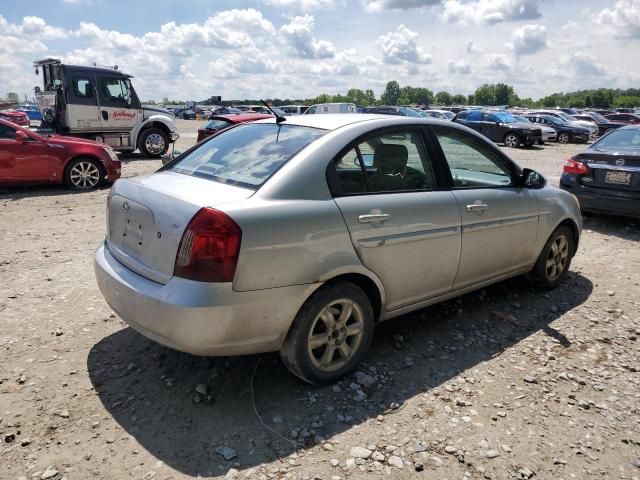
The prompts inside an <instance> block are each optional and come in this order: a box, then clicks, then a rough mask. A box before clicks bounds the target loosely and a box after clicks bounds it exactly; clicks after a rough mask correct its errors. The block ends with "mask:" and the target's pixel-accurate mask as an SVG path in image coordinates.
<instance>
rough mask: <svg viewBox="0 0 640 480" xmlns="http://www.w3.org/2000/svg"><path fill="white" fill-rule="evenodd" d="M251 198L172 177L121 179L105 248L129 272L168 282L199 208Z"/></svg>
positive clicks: (248, 192)
mask: <svg viewBox="0 0 640 480" xmlns="http://www.w3.org/2000/svg"><path fill="white" fill-rule="evenodd" d="M253 193H254V191H253V190H250V189H246V188H241V187H237V186H233V185H228V184H224V183H219V182H215V181H212V180H206V179H202V178H197V177H193V176H188V175H182V174H179V173H174V172H160V173H155V174H153V175H149V176H142V177H135V178H131V179H125V180H119V181H118V182H116V183H115V184H114V186H113V188H112V189H111V192H110V193H109V201H108V206H107V239H106V243H107V247H108V248H109V251H110V252H111V253H112V254H113V256H114V257H115V258H116V259H117V260H118V261H120V262H121V263H122V264H124V265H125V266H126V267H128V268H129V269H131V270H133V271H134V272H136V273H138V274H139V275H142V276H144V277H146V278H148V279H150V280H153V281H155V282H158V283H167V282H168V281H169V279H170V278H171V277H172V276H173V270H174V265H175V260H176V254H177V251H178V248H179V246H180V240H181V239H182V234H183V233H184V230H185V228H186V227H187V225H188V224H189V221H190V220H191V219H192V218H193V217H194V215H195V214H196V213H197V212H198V211H199V210H200V209H201V208H203V207H216V208H217V207H219V206H220V205H222V204H226V203H231V202H236V201H240V200H244V199H246V198H249V197H250V196H251V195H252V194H253Z"/></svg>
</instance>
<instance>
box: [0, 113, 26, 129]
mask: <svg viewBox="0 0 640 480" xmlns="http://www.w3.org/2000/svg"><path fill="white" fill-rule="evenodd" d="M0 119H4V120H8V121H10V122H12V123H15V124H16V125H22V126H23V127H28V126H29V125H30V124H31V123H30V121H29V116H28V115H27V114H26V113H24V112H21V111H19V110H14V109H10V110H0Z"/></svg>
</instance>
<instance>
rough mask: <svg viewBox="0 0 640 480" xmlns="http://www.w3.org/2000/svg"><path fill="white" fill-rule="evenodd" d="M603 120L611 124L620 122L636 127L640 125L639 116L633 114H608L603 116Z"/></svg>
mask: <svg viewBox="0 0 640 480" xmlns="http://www.w3.org/2000/svg"><path fill="white" fill-rule="evenodd" d="M604 118H606V119H607V120H611V121H613V122H622V123H626V124H627V125H638V124H639V123H640V115H636V114H635V113H610V114H609V115H605V116H604Z"/></svg>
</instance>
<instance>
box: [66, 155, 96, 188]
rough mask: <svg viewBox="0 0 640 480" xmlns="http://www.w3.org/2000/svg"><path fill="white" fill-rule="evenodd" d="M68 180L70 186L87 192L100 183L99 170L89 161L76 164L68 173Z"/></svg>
mask: <svg viewBox="0 0 640 480" xmlns="http://www.w3.org/2000/svg"><path fill="white" fill-rule="evenodd" d="M69 180H70V181H71V184H72V185H73V186H74V187H75V188H78V189H82V190H87V189H90V188H94V187H95V186H96V185H98V182H99V181H100V170H98V167H97V166H96V165H95V164H94V163H92V162H89V161H86V162H78V163H76V164H75V165H74V166H73V167H71V171H70V172H69Z"/></svg>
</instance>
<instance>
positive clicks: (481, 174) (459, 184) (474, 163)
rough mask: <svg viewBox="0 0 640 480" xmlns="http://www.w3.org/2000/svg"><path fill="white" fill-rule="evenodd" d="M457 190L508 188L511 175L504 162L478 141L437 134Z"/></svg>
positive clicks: (458, 134) (452, 133) (452, 132)
mask: <svg viewBox="0 0 640 480" xmlns="http://www.w3.org/2000/svg"><path fill="white" fill-rule="evenodd" d="M436 137H437V139H438V142H439V143H440V147H441V148H442V152H443V153H444V156H445V158H446V160H447V163H448V164H449V169H450V170H451V176H452V177H453V186H454V187H455V188H485V187H508V186H511V185H512V180H511V175H510V173H509V170H508V168H506V165H504V161H503V160H502V159H501V158H500V157H499V156H498V155H497V154H496V153H495V152H494V151H493V150H492V149H491V148H490V147H489V146H488V145H484V144H482V143H481V142H480V141H478V140H477V139H475V138H473V137H471V136H469V135H467V134H465V133H463V132H457V131H455V130H437V131H436Z"/></svg>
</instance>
